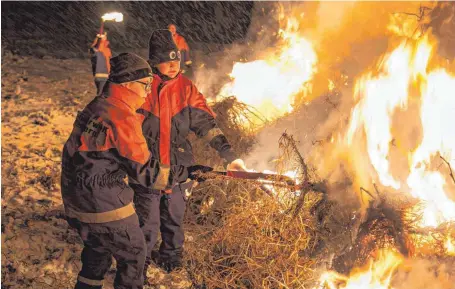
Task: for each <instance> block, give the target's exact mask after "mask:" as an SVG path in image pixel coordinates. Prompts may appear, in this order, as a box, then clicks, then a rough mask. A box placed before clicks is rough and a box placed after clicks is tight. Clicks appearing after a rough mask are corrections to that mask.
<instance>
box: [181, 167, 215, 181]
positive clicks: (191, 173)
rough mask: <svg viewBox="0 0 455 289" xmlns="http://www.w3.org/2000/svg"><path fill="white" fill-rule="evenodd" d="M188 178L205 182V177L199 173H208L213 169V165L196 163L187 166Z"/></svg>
mask: <svg viewBox="0 0 455 289" xmlns="http://www.w3.org/2000/svg"><path fill="white" fill-rule="evenodd" d="M187 171H188V178H189V179H191V180H194V181H197V182H203V181H205V179H204V178H203V177H201V176H197V173H198V172H199V173H207V172H211V171H213V168H212V167H208V166H203V165H194V166H191V167H188V168H187Z"/></svg>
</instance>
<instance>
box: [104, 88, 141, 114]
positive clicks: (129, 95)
mask: <svg viewBox="0 0 455 289" xmlns="http://www.w3.org/2000/svg"><path fill="white" fill-rule="evenodd" d="M107 99H108V101H109V100H113V101H117V102H120V103H122V104H123V105H124V106H126V107H127V108H128V109H129V110H131V111H133V112H135V111H136V110H137V109H138V108H140V107H141V105H142V103H143V102H144V98H142V97H140V96H139V95H138V94H137V93H135V92H134V91H132V90H131V89H128V88H127V87H124V86H121V85H119V84H115V83H111V84H110V90H109V97H108V98H107Z"/></svg>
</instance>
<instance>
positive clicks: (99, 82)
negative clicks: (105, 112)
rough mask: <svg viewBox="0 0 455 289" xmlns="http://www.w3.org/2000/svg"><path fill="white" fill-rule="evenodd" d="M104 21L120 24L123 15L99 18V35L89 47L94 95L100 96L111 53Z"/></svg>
mask: <svg viewBox="0 0 455 289" xmlns="http://www.w3.org/2000/svg"><path fill="white" fill-rule="evenodd" d="M106 21H115V22H122V21H123V14H122V13H119V12H112V13H106V14H104V15H103V16H102V17H101V27H100V30H99V34H97V35H96V38H95V40H94V41H93V43H92V45H91V46H90V55H91V61H92V71H93V76H94V77H95V85H96V89H97V92H96V95H100V94H101V93H102V92H103V89H104V86H105V84H106V82H107V79H108V77H109V72H110V63H109V61H110V59H111V57H112V52H111V49H110V47H109V41H108V40H107V34H106V33H105V32H104V22H106Z"/></svg>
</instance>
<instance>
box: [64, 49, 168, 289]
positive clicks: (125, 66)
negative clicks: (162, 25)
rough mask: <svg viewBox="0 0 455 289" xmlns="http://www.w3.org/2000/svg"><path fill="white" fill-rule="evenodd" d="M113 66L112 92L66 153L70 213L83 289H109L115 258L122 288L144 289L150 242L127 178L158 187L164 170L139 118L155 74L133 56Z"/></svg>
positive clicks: (94, 107)
mask: <svg viewBox="0 0 455 289" xmlns="http://www.w3.org/2000/svg"><path fill="white" fill-rule="evenodd" d="M110 64H111V72H110V74H109V78H108V83H107V85H106V87H105V89H104V90H103V91H102V94H99V95H98V96H97V97H95V98H94V99H93V100H92V101H91V102H90V103H89V104H88V105H87V106H86V107H85V108H84V110H83V111H82V112H80V113H78V116H77V118H76V120H75V122H74V127H73V131H72V132H71V135H70V137H69V138H68V140H67V142H66V143H65V146H64V148H63V155H62V176H61V188H62V199H63V204H64V207H65V214H66V217H67V221H68V223H69V225H70V226H71V227H73V228H75V229H77V231H78V233H79V235H80V237H81V239H82V241H83V242H84V249H83V250H82V255H81V261H82V269H81V271H80V272H79V275H78V278H77V283H76V287H75V288H76V289H99V288H102V286H103V279H104V275H105V274H106V272H107V271H108V270H109V269H110V267H111V264H112V257H114V258H115V259H116V261H117V273H116V277H115V281H114V288H116V289H139V288H143V283H144V279H143V269H144V264H145V257H146V251H147V250H146V243H145V240H144V235H143V232H142V230H141V228H140V226H139V220H138V216H137V214H136V212H135V209H134V207H133V194H134V191H133V190H132V188H131V187H130V186H129V185H128V184H127V183H126V182H125V178H126V177H127V176H128V177H129V178H130V179H134V180H135V182H136V183H138V184H140V185H141V186H143V187H144V188H149V189H152V188H153V185H154V183H155V180H157V179H160V178H162V177H161V175H162V173H163V172H162V170H161V168H160V167H159V164H158V162H157V161H156V160H155V159H154V158H152V155H151V154H150V151H149V149H148V147H147V143H146V140H145V138H144V136H143V134H142V129H141V125H142V118H141V117H140V115H139V114H138V113H136V110H137V109H138V108H139V107H140V106H141V105H142V104H143V103H144V101H145V97H146V95H147V92H148V91H149V90H150V88H151V86H152V81H153V78H152V70H151V68H150V66H149V64H148V63H147V61H146V60H144V59H142V58H141V57H139V56H137V55H135V54H131V53H122V54H120V55H118V56H116V57H114V58H112V59H111V61H110Z"/></svg>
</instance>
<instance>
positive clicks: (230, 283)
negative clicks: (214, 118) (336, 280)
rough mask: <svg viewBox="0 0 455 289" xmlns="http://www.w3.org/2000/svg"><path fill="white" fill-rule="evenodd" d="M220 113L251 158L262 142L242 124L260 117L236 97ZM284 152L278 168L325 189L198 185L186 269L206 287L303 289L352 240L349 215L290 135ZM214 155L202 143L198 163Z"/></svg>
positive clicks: (190, 212)
mask: <svg viewBox="0 0 455 289" xmlns="http://www.w3.org/2000/svg"><path fill="white" fill-rule="evenodd" d="M213 108H214V110H215V112H216V113H217V115H218V121H219V126H220V127H221V129H222V130H223V131H225V132H226V135H227V138H228V139H229V140H230V142H231V143H232V144H234V149H235V150H236V151H237V153H239V154H240V155H244V154H245V153H247V152H248V149H249V148H250V147H251V145H252V144H253V143H254V137H253V135H252V133H251V131H249V130H248V129H245V128H244V126H242V125H241V124H240V123H238V122H236V121H237V120H238V119H243V120H245V119H248V118H249V117H250V116H251V115H252V114H254V112H253V111H251V110H248V108H247V107H246V106H244V105H243V104H240V103H238V102H237V101H236V100H235V99H232V98H228V99H225V100H224V101H221V102H219V103H217V104H216V105H215V106H214V107H213ZM242 114H243V116H242ZM280 147H281V149H282V155H281V158H280V160H279V162H278V163H279V165H278V169H280V168H281V169H284V168H287V170H290V169H291V170H297V171H298V174H299V175H300V179H301V180H303V181H304V183H305V184H311V185H316V184H319V187H316V186H304V187H302V188H300V189H299V190H296V188H295V187H292V188H291V187H286V186H279V187H275V188H273V189H271V188H269V189H266V188H264V186H263V184H261V183H259V182H252V181H247V180H239V179H231V180H226V179H225V178H220V179H212V180H210V181H206V182H205V183H202V184H200V185H199V186H198V187H196V189H195V190H194V191H193V194H192V197H191V198H190V200H189V204H188V208H187V212H186V224H185V231H186V232H187V236H189V237H188V238H187V239H188V240H187V242H186V243H185V250H186V259H187V260H186V268H187V270H188V272H189V274H190V277H191V279H192V282H193V283H194V284H195V285H196V286H198V287H199V288H297V287H299V288H302V287H304V286H306V285H309V284H312V282H314V281H315V280H316V279H317V278H318V277H319V270H318V269H324V268H326V267H327V264H326V261H327V256H329V255H330V254H329V253H328V250H336V248H335V247H337V246H338V247H340V246H339V244H343V243H346V242H347V238H346V234H343V232H342V231H343V229H344V228H346V224H341V223H340V220H342V219H346V218H343V217H341V216H335V214H339V213H340V212H335V211H334V210H333V203H331V202H330V201H328V200H327V199H326V195H325V194H324V193H323V192H324V186H323V183H321V180H319V179H318V178H317V176H316V174H315V173H314V171H313V170H311V168H309V167H308V165H307V164H306V163H305V161H304V158H303V157H302V156H301V155H300V153H299V152H298V150H297V146H296V143H295V141H294V140H293V138H292V136H289V135H286V134H283V136H282V138H281V139H280ZM209 151H210V150H205V148H204V147H203V146H199V145H195V155H196V158H200V159H201V160H202V159H204V160H205V162H207V159H208V153H210V152H209ZM210 157H211V158H213V159H215V160H216V157H214V156H213V155H211V156H210ZM218 161H219V159H218ZM211 165H213V166H217V165H221V163H220V162H218V163H216V162H214V163H212V164H211ZM281 169H280V171H281ZM280 171H279V172H280ZM315 188H318V189H315ZM271 192H273V193H272V194H271ZM342 239H344V240H342ZM336 244H338V245H336ZM328 248H331V249H328Z"/></svg>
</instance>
